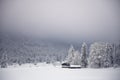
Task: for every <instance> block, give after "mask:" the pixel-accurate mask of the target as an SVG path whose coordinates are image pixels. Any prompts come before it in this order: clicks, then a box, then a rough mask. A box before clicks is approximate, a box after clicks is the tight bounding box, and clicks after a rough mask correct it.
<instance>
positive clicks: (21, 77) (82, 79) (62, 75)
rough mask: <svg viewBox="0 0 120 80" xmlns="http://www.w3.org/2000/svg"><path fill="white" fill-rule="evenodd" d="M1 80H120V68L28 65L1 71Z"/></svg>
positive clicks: (15, 66)
mask: <svg viewBox="0 0 120 80" xmlns="http://www.w3.org/2000/svg"><path fill="white" fill-rule="evenodd" d="M0 80H120V68H116V69H114V68H107V69H91V68H86V69H65V68H61V67H60V66H53V65H50V64H49V65H47V64H38V65H36V66H34V65H32V64H26V65H22V66H17V65H14V66H10V67H8V68H4V69H0Z"/></svg>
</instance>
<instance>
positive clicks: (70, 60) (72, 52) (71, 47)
mask: <svg viewBox="0 0 120 80" xmlns="http://www.w3.org/2000/svg"><path fill="white" fill-rule="evenodd" d="M74 53H75V49H74V47H73V45H71V46H70V48H69V50H68V56H67V57H66V60H65V62H67V63H71V62H72V61H73V57H74V56H75V55H74Z"/></svg>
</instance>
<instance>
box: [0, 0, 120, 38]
mask: <svg viewBox="0 0 120 80" xmlns="http://www.w3.org/2000/svg"><path fill="white" fill-rule="evenodd" d="M0 5H1V6H0V9H1V11H0V13H1V14H0V16H1V19H0V20H1V23H2V27H4V28H5V29H7V30H10V31H12V32H18V33H24V34H26V35H33V36H39V37H45V38H49V37H50V38H61V39H66V40H67V39H69V40H70V39H71V40H76V39H77V40H80V39H82V40H85V39H88V40H92V39H95V40H101V39H105V40H107V39H108V40H109V39H111V40H112V39H113V40H114V39H116V38H118V37H119V34H120V32H119V31H120V1H119V0H1V2H0Z"/></svg>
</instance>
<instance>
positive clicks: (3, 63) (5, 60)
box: [1, 53, 8, 68]
mask: <svg viewBox="0 0 120 80" xmlns="http://www.w3.org/2000/svg"><path fill="white" fill-rule="evenodd" d="M7 60H8V57H7V54H5V53H3V54H2V59H1V68H6V67H7Z"/></svg>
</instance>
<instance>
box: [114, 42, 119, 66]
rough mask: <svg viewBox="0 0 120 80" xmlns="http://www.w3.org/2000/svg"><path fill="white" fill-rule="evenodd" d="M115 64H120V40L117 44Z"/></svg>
mask: <svg viewBox="0 0 120 80" xmlns="http://www.w3.org/2000/svg"><path fill="white" fill-rule="evenodd" d="M114 64H115V65H117V66H120V41H119V43H118V44H117V45H115V57H114Z"/></svg>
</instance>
